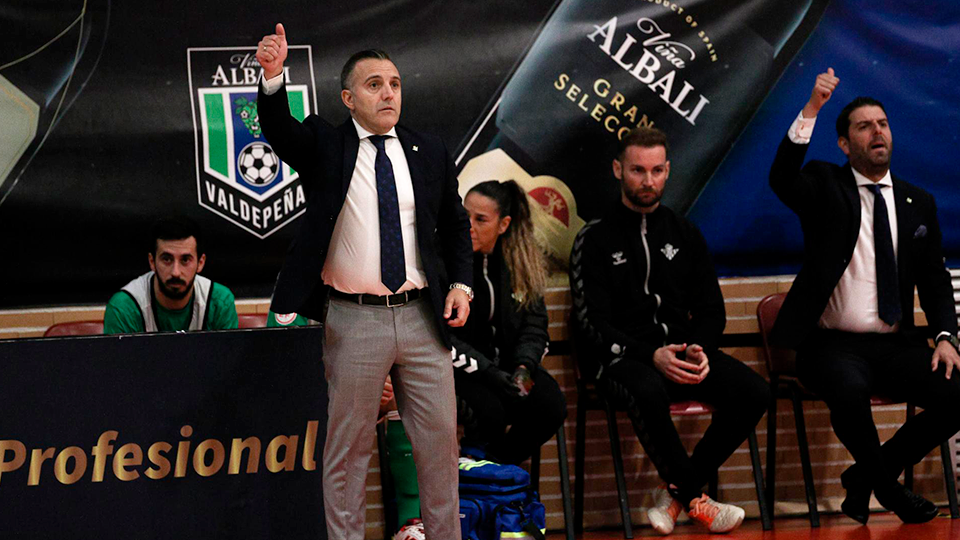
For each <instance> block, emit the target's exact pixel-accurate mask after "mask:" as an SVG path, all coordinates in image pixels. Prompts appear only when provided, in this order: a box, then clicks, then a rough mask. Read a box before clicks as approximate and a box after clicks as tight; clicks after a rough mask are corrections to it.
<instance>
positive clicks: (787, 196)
mask: <svg viewBox="0 0 960 540" xmlns="http://www.w3.org/2000/svg"><path fill="white" fill-rule="evenodd" d="M839 82H840V79H838V78H837V77H836V75H835V74H834V72H833V68H829V69H827V71H826V72H825V73H821V74H820V75H817V79H816V80H815V81H814V84H813V90H812V91H811V92H810V99H809V100H807V103H806V104H805V105H804V106H803V109H802V110H801V111H800V114H799V115H798V116H797V118H796V119H795V120H794V121H793V124H792V125H791V126H790V129H789V130H788V131H787V135H786V136H785V137H784V138H783V141H782V142H781V143H780V147H779V148H778V149H777V155H776V157H775V158H774V160H773V164H772V165H771V166H770V187H771V188H772V189H773V192H774V193H776V194H777V197H779V198H780V200H781V201H783V203H784V204H786V205H787V206H788V207H789V208H790V209H791V210H793V211H794V212H796V213H797V214H802V213H803V212H804V205H805V204H807V203H809V202H810V201H812V200H813V199H814V198H815V197H814V194H815V191H816V185H815V182H816V178H815V177H807V176H804V175H803V174H801V167H802V166H803V159H804V157H805V156H806V154H807V148H808V146H809V143H810V137H811V136H812V134H813V127H814V125H815V124H816V120H817V115H818V114H819V113H820V109H821V108H822V107H823V106H824V104H826V103H827V101H829V100H830V97H831V96H832V95H833V91H834V90H835V89H836V88H837V84H838V83H839Z"/></svg>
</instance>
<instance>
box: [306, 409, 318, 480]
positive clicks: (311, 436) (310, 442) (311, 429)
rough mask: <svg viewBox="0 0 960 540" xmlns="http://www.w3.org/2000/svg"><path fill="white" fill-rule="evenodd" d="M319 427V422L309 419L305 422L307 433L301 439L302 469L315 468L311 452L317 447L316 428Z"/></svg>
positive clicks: (309, 469) (311, 469) (315, 462)
mask: <svg viewBox="0 0 960 540" xmlns="http://www.w3.org/2000/svg"><path fill="white" fill-rule="evenodd" d="M319 428H320V422H317V421H316V420H311V421H309V422H307V433H306V434H305V435H304V441H303V461H302V464H303V470H305V471H313V470H316V468H317V461H316V460H315V459H314V458H313V453H314V452H315V451H316V448H317V430H318V429H319Z"/></svg>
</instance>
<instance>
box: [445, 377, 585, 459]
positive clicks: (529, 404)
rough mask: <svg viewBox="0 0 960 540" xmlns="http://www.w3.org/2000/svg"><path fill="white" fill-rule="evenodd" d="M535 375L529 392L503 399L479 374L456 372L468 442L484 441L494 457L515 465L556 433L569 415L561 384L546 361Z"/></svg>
mask: <svg viewBox="0 0 960 540" xmlns="http://www.w3.org/2000/svg"><path fill="white" fill-rule="evenodd" d="M531 375H532V377H533V389H532V390H530V393H529V394H528V395H527V396H526V397H524V398H521V399H503V398H501V395H500V394H499V393H497V391H496V390H495V389H493V388H490V387H489V386H487V385H486V384H484V383H483V382H482V381H480V380H478V378H477V377H472V376H470V375H466V374H461V373H459V372H455V378H454V381H455V383H456V392H457V414H458V416H459V421H460V423H462V424H463V425H464V439H465V440H464V444H467V445H471V446H484V447H486V451H487V454H488V455H489V457H490V459H493V460H496V461H498V462H499V463H506V464H513V465H516V464H518V463H521V462H523V461H524V460H525V459H527V458H529V457H530V456H532V455H533V453H534V452H536V451H537V449H539V448H540V446H541V445H542V444H543V443H545V442H547V441H549V440H550V438H551V437H553V436H554V435H555V434H556V433H557V430H558V429H560V426H561V425H562V424H563V420H564V419H565V418H566V417H567V404H566V400H565V399H564V397H563V392H561V391H560V385H558V384H557V381H555V380H554V379H553V377H551V376H550V374H549V373H547V371H546V370H545V369H543V368H542V367H539V366H538V367H537V369H534V370H533V371H532V372H531ZM507 426H510V429H509V430H507Z"/></svg>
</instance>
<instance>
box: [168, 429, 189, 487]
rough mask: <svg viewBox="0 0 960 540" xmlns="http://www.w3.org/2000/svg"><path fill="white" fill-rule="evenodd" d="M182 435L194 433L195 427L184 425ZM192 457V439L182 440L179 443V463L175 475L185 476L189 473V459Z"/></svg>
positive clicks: (187, 435) (174, 471) (186, 435)
mask: <svg viewBox="0 0 960 540" xmlns="http://www.w3.org/2000/svg"><path fill="white" fill-rule="evenodd" d="M180 435H181V436H183V437H189V436H191V435H193V428H192V427H190V426H183V427H182V428H180ZM189 459H190V441H180V443H178V444H177V464H176V467H175V468H174V469H173V476H174V477H175V478H183V477H184V476H186V475H187V460H189Z"/></svg>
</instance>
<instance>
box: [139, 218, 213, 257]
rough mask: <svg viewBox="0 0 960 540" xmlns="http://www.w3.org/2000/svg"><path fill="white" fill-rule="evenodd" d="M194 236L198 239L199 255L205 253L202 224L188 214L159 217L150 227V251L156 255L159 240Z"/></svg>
mask: <svg viewBox="0 0 960 540" xmlns="http://www.w3.org/2000/svg"><path fill="white" fill-rule="evenodd" d="M191 236H192V237H194V239H196V241H197V257H200V256H201V255H203V253H204V251H203V236H202V235H201V234H200V225H197V222H196V221H194V220H192V219H190V218H188V217H186V216H168V217H163V218H160V219H158V220H157V221H155V222H154V223H153V227H151V229H150V246H149V248H150V253H151V254H152V255H153V256H154V257H156V255H157V247H158V246H159V243H158V240H183V239H186V238H190V237H191Z"/></svg>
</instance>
